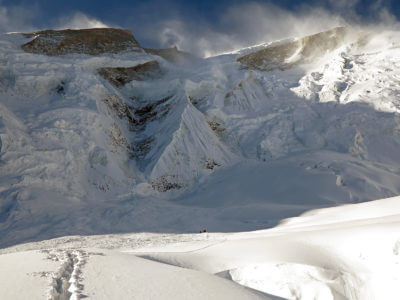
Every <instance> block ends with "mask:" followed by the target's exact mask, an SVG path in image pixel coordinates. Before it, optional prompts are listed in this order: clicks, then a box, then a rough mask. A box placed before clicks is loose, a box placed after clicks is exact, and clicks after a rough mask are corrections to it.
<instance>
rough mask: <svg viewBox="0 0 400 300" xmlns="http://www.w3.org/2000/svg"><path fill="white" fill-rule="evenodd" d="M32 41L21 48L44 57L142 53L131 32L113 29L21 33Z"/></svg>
mask: <svg viewBox="0 0 400 300" xmlns="http://www.w3.org/2000/svg"><path fill="white" fill-rule="evenodd" d="M24 35H25V36H26V37H32V38H33V37H34V39H33V40H32V41H30V42H28V43H26V44H24V45H22V46H21V48H22V49H23V50H24V51H25V52H29V53H35V54H45V55H65V54H72V53H77V54H89V55H98V54H102V53H119V52H123V51H135V52H141V51H143V49H142V47H141V46H140V44H139V43H138V41H136V39H135V38H134V36H133V34H132V32H130V31H129V30H124V29H117V28H93V29H79V30H71V29H67V30H44V31H37V32H33V33H26V34H24Z"/></svg>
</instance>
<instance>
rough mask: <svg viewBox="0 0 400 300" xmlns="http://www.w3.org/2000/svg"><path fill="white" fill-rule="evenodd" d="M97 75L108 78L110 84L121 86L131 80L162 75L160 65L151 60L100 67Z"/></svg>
mask: <svg viewBox="0 0 400 300" xmlns="http://www.w3.org/2000/svg"><path fill="white" fill-rule="evenodd" d="M99 75H100V76H101V77H103V78H104V79H106V80H108V81H109V82H110V83H111V84H112V85H114V86H116V87H121V86H123V85H125V84H127V83H128V82H131V81H133V80H146V79H152V78H158V77H160V76H161V75H162V71H161V68H160V65H159V63H158V62H157V61H155V60H151V61H148V62H146V63H144V64H139V65H136V66H133V67H128V68H124V67H116V68H101V69H99Z"/></svg>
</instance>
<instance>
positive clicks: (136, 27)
mask: <svg viewBox="0 0 400 300" xmlns="http://www.w3.org/2000/svg"><path fill="white" fill-rule="evenodd" d="M399 17H400V1H399V0H321V1H310V0H305V1H299V0H298V1H293V0H280V1H261V0H254V1H244V0H229V1H228V0H220V1H217V0H214V1H211V0H202V1H194V0H192V1H188V0H186V1H185V0H148V1H139V0H131V1H129V0H119V1H117V0H114V1H111V0H96V1H92V0H69V1H65V0H63V1H61V0H60V1H59V0H0V31H29V30H36V29H45V28H64V27H84V26H85V25H86V26H92V25H93V24H95V22H98V23H96V24H101V23H104V24H106V25H108V26H116V27H123V28H128V29H131V30H132V31H133V33H134V35H135V37H136V38H137V39H138V40H139V42H141V43H142V44H143V45H144V46H148V47H168V46H172V45H178V47H180V48H183V49H184V50H188V51H191V52H195V53H197V54H199V55H207V54H211V53H213V52H220V51H224V50H229V49H232V48H234V47H239V46H240V47H241V46H246V45H251V44H254V43H259V42H263V41H268V40H271V39H278V38H284V37H288V36H293V35H299V34H303V33H304V34H307V33H309V32H312V31H314V32H315V31H319V30H324V29H327V28H329V27H332V26H336V25H345V24H347V23H349V22H350V23H379V22H386V23H388V22H389V23H390V22H391V23H393V22H396V21H397V20H398V19H399Z"/></svg>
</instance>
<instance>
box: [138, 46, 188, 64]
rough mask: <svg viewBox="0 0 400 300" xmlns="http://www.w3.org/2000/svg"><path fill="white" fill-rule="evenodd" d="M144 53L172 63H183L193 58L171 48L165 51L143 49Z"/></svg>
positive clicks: (175, 48) (186, 53)
mask: <svg viewBox="0 0 400 300" xmlns="http://www.w3.org/2000/svg"><path fill="white" fill-rule="evenodd" d="M144 51H146V52H147V53H149V54H153V55H157V56H161V57H162V58H164V59H165V60H167V61H170V62H173V63H180V62H185V61H188V60H192V59H194V58H195V57H194V56H193V55H192V54H190V53H188V52H183V51H179V50H178V48H177V47H172V48H167V49H150V48H144Z"/></svg>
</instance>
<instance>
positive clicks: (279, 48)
mask: <svg viewBox="0 0 400 300" xmlns="http://www.w3.org/2000/svg"><path fill="white" fill-rule="evenodd" d="M347 34H348V30H347V28H345V27H336V28H334V29H331V30H328V31H324V32H320V33H317V34H313V35H309V36H306V37H304V38H301V39H296V40H294V41H291V42H286V43H282V44H278V45H272V46H269V47H267V48H264V49H262V50H258V51H256V52H251V53H249V54H246V55H244V56H241V57H239V58H238V59H237V61H238V62H240V63H241V64H242V65H243V67H244V68H248V69H255V70H261V71H272V70H275V69H280V70H285V69H288V68H291V67H292V66H293V65H296V64H299V63H303V62H307V61H309V60H310V59H313V58H315V57H319V56H322V55H323V54H325V53H326V52H327V51H332V50H335V49H337V48H338V47H340V46H341V45H342V44H343V42H344V41H345V38H346V36H347Z"/></svg>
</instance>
